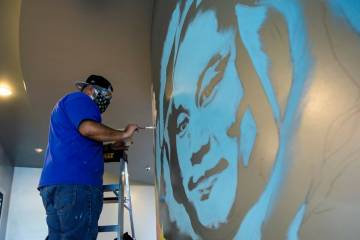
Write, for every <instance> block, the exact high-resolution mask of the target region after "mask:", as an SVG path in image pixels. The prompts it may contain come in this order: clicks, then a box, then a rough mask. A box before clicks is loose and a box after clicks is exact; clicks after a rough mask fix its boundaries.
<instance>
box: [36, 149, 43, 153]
mask: <svg viewBox="0 0 360 240" xmlns="http://www.w3.org/2000/svg"><path fill="white" fill-rule="evenodd" d="M34 150H35V152H37V153H42V152H43V151H44V149H42V148H35V149H34Z"/></svg>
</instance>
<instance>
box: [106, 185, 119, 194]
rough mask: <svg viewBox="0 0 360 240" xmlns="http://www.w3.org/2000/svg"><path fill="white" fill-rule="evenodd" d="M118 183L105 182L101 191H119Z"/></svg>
mask: <svg viewBox="0 0 360 240" xmlns="http://www.w3.org/2000/svg"><path fill="white" fill-rule="evenodd" d="M119 188H120V185H119V184H107V185H103V191H104V192H113V191H119Z"/></svg>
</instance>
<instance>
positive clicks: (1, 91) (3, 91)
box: [0, 86, 12, 97]
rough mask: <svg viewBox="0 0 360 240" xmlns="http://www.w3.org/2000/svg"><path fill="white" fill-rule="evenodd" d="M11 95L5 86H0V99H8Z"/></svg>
mask: <svg viewBox="0 0 360 240" xmlns="http://www.w3.org/2000/svg"><path fill="white" fill-rule="evenodd" d="M11 95H12V91H11V89H10V88H9V87H7V86H0V97H9V96H11Z"/></svg>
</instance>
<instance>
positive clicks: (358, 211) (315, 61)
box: [152, 0, 360, 240]
mask: <svg viewBox="0 0 360 240" xmlns="http://www.w3.org/2000/svg"><path fill="white" fill-rule="evenodd" d="M154 11H155V12H154V21H153V37H152V60H153V90H154V91H153V92H154V104H153V106H154V107H153V108H154V109H153V112H154V121H155V122H156V125H157V131H156V134H155V142H156V145H155V154H156V176H157V179H156V187H157V194H158V199H157V210H158V239H162V238H165V239H206V240H211V239H245V240H258V239H274V240H278V239H289V240H296V239H357V236H359V234H360V229H359V228H358V227H357V221H356V220H357V219H359V217H360V205H359V204H358V202H359V200H360V192H359V191H357V190H356V185H354V183H356V182H358V181H359V178H360V174H359V173H360V159H359V157H358V156H359V152H360V145H359V144H358V143H359V140H360V129H359V127H360V125H359V120H360V119H359V118H360V115H359V113H360V104H359V100H360V98H359V97H360V69H359V67H358V66H357V65H358V62H359V60H360V35H359V34H360V17H359V16H360V3H359V2H358V1H355V0H346V1H344V0H342V1H340V0H327V1H325V0H324V1H320V0H317V1H310V0H286V1H285V0H262V1H261V0H260V1H252V0H239V1H215V0H184V1H164V0H158V1H156V4H155V8H154Z"/></svg>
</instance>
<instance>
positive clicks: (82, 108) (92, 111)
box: [64, 94, 101, 129]
mask: <svg viewBox="0 0 360 240" xmlns="http://www.w3.org/2000/svg"><path fill="white" fill-rule="evenodd" d="M64 107H65V112H66V114H67V116H68V118H69V120H70V122H71V124H73V126H74V127H75V128H76V129H78V128H79V126H80V124H81V123H82V122H83V121H85V120H92V121H95V122H99V123H100V122H101V114H100V110H99V108H98V107H97V106H96V104H95V102H93V101H92V100H91V98H89V97H88V96H86V95H85V94H83V95H78V96H76V97H75V98H71V99H67V100H66V101H65V103H64Z"/></svg>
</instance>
